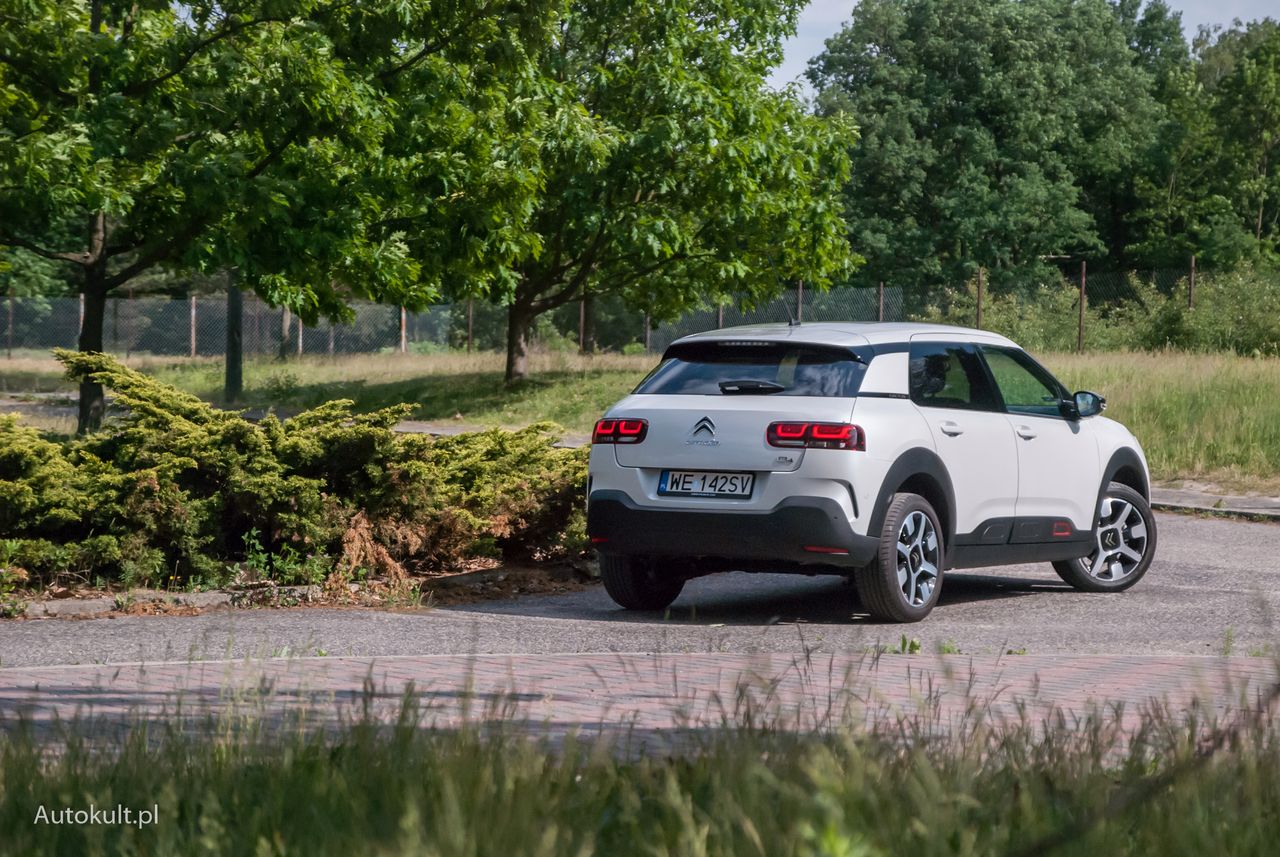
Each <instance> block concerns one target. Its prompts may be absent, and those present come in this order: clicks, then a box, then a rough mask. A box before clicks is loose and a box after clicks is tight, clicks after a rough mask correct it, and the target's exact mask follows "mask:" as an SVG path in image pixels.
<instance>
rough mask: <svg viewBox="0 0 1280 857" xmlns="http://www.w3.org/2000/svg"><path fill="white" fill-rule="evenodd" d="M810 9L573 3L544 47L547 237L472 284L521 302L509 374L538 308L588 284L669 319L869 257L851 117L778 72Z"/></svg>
mask: <svg viewBox="0 0 1280 857" xmlns="http://www.w3.org/2000/svg"><path fill="white" fill-rule="evenodd" d="M801 5H802V3H801V2H799V0H590V2H588V0H578V2H573V3H571V5H570V8H569V11H568V14H567V15H566V16H565V18H564V19H563V21H562V23H561V25H560V27H559V30H558V32H557V33H556V35H555V38H554V39H553V40H552V41H551V42H550V43H549V44H548V45H546V46H545V48H544V49H543V50H542V52H541V53H540V54H539V56H538V58H537V61H538V63H539V65H540V68H541V69H542V74H543V76H544V77H545V79H546V81H547V83H546V89H545V91H544V93H543V96H542V98H541V99H540V100H539V107H540V109H541V110H542V111H543V115H544V118H543V120H542V121H541V123H540V124H541V127H543V128H544V129H545V133H543V135H542V137H541V148H540V158H541V164H542V171H543V176H544V180H545V187H544V189H543V191H542V192H541V194H540V195H539V197H538V201H537V205H536V208H535V210H534V213H533V218H532V223H533V230H534V233H535V234H536V235H537V237H538V241H537V245H536V246H534V247H531V248H530V250H529V252H527V253H524V254H523V255H522V256H521V257H520V258H519V260H518V262H517V263H516V265H515V271H516V276H515V278H514V279H513V280H512V281H502V280H493V281H491V282H490V283H487V284H485V283H481V284H479V288H478V289H476V290H475V292H474V293H475V294H478V295H482V296H485V297H488V298H489V299H491V300H493V301H494V302H497V303H502V304H504V305H506V306H507V308H508V309H507V316H508V319H507V367H506V376H507V379H508V380H513V379H518V378H521V377H523V376H524V375H525V374H526V372H527V361H526V355H527V349H528V344H529V336H530V332H531V331H532V330H533V326H534V321H535V319H537V318H538V317H539V316H540V315H541V314H543V313H546V312H548V311H550V310H553V309H555V308H556V307H559V306H562V305H564V304H566V303H568V302H570V301H574V300H578V299H580V298H581V297H582V296H583V295H584V294H590V295H593V296H600V297H604V296H607V295H621V296H622V297H623V298H624V299H625V301H626V303H627V305H628V306H630V307H631V308H633V309H634V310H637V311H648V312H649V313H651V314H652V316H653V317H655V318H662V317H665V316H671V315H674V314H676V313H678V312H680V311H681V310H683V309H685V308H687V307H690V306H692V305H696V304H699V303H701V302H703V301H705V300H708V299H714V298H718V297H720V296H730V295H732V296H735V297H736V299H738V300H742V301H746V302H751V301H756V300H760V299H763V298H765V297H766V296H772V295H774V294H777V293H778V291H779V290H780V289H781V288H783V286H784V285H785V284H789V283H792V282H794V281H795V280H797V279H803V280H805V281H806V283H811V284H813V285H815V286H822V285H824V284H827V283H829V282H830V281H831V279H832V278H833V277H836V276H839V275H841V274H842V273H843V272H844V271H845V270H846V269H847V268H848V267H849V266H850V265H851V264H852V263H853V262H854V261H856V258H855V257H854V256H853V254H852V253H851V252H850V250H849V246H848V243H847V241H846V238H845V230H844V226H843V224H842V223H841V220H840V212H839V204H838V194H839V189H840V187H841V185H842V184H843V182H844V180H845V178H846V177H847V174H848V159H847V156H846V155H845V152H844V147H845V144H846V143H847V142H848V141H849V140H851V139H852V138H853V136H854V134H853V131H852V129H851V128H850V127H848V126H846V125H843V124H841V123H835V122H828V121H826V120H824V119H821V118H818V117H815V116H813V115H810V114H808V113H807V112H806V111H805V109H804V108H803V106H802V105H801V104H800V103H799V101H798V100H797V98H796V97H795V96H794V95H793V94H792V93H777V92H774V91H772V90H770V89H769V88H768V87H767V86H766V84H765V79H766V77H767V75H768V72H769V70H770V68H772V67H773V66H774V65H775V64H776V63H777V62H779V61H780V59H781V40H782V39H783V38H784V37H785V36H786V35H787V34H789V33H791V32H792V31H793V30H794V26H795V20H796V16H797V13H798V10H799V9H800V7H801Z"/></svg>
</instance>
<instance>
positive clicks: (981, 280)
mask: <svg viewBox="0 0 1280 857" xmlns="http://www.w3.org/2000/svg"><path fill="white" fill-rule="evenodd" d="M986 286H987V272H986V269H984V268H979V269H978V317H977V319H975V321H974V327H976V328H978V330H982V299H983V297H984V296H985V294H986Z"/></svg>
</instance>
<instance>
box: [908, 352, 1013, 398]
mask: <svg viewBox="0 0 1280 857" xmlns="http://www.w3.org/2000/svg"><path fill="white" fill-rule="evenodd" d="M909 389H910V391H911V401H913V402H915V403H916V404H917V405H921V406H923V407H927V408H962V409H966V410H981V411H995V410H999V406H998V405H997V404H996V397H995V392H994V391H993V390H992V388H991V381H990V380H989V379H988V377H987V372H986V369H985V368H983V365H982V361H981V359H979V357H978V355H977V354H976V353H975V352H974V350H973V349H972V348H970V347H969V346H967V345H963V344H960V343H948V342H913V343H912V344H911V364H910V379H909Z"/></svg>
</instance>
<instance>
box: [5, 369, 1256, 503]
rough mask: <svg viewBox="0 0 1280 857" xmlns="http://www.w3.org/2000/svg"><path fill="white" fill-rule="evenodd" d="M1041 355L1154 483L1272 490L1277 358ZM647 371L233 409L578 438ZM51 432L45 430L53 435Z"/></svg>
mask: <svg viewBox="0 0 1280 857" xmlns="http://www.w3.org/2000/svg"><path fill="white" fill-rule="evenodd" d="M1041 357H1042V360H1043V362H1044V363H1045V364H1046V365H1047V366H1049V368H1050V369H1052V370H1053V371H1054V372H1055V373H1057V374H1058V375H1059V377H1061V378H1062V379H1063V381H1064V382H1065V383H1067V384H1068V386H1070V387H1072V388H1073V389H1091V390H1094V391H1096V392H1099V393H1101V394H1102V395H1104V396H1106V397H1107V400H1108V410H1107V415H1108V416H1111V417H1114V418H1116V419H1118V420H1120V421H1122V422H1124V423H1125V424H1126V425H1128V426H1129V427H1130V428H1131V429H1132V430H1133V432H1134V433H1135V434H1136V435H1137V436H1138V438H1139V440H1141V441H1142V443H1143V446H1144V447H1145V449H1146V451H1147V455H1148V457H1149V459H1150V462H1151V467H1152V471H1153V473H1154V475H1155V478H1156V479H1158V480H1161V481H1164V482H1171V481H1195V482H1203V483H1209V484H1213V485H1217V486H1219V487H1222V488H1224V489H1229V490H1246V491H1259V492H1264V493H1269V492H1276V491H1280V359H1275V358H1270V359H1261V358H1248V357H1237V356H1234V355H1225V354H1221V355H1219V354H1187V353H1181V352H1172V351H1170V352H1161V353H1155V354H1142V353H1099V354H1084V355H1077V354H1048V355H1042V356H1041ZM130 362H131V364H132V365H135V366H137V367H138V368H142V369H144V370H146V371H148V372H152V373H154V374H155V375H156V376H157V377H159V378H161V379H163V380H165V381H168V382H170V383H173V384H176V385H177V386H179V387H181V388H183V389H185V390H190V391H192V392H194V393H196V394H197V395H200V396H201V397H203V398H205V399H208V400H210V401H217V400H218V399H219V397H220V394H221V385H222V366H221V363H220V361H218V360H217V359H214V358H201V359H197V360H188V359H178V358H155V357H152V358H148V357H140V358H135V359H134V360H132V361H130ZM654 362H655V358H653V357H645V356H637V357H623V356H620V355H600V356H597V357H593V358H583V357H579V356H577V355H571V354H542V355H537V356H535V357H534V358H533V360H532V367H533V370H534V373H533V376H532V377H531V378H530V379H529V380H528V381H525V382H523V383H521V384H517V385H514V386H506V385H504V384H503V383H502V357H501V356H500V355H497V354H491V353H484V354H475V355H466V354H443V355H413V354H408V355H399V354H390V355H361V356H353V357H341V358H334V359H330V358H325V357H305V358H303V359H301V360H295V361H290V362H288V363H278V362H275V361H271V360H261V361H250V362H249V363H248V364H247V365H246V366H245V390H246V395H245V400H244V402H243V404H244V405H245V406H250V407H264V408H265V407H275V408H279V409H282V410H284V411H286V412H292V411H295V410H298V409H301V408H306V407H310V406H313V405H317V404H319V403H321V402H324V401H326V400H328V399H333V398H349V399H354V400H355V401H356V403H357V406H358V407H359V408H360V409H366V410H367V409H374V408H379V407H383V406H386V405H391V404H396V403H399V402H411V403H413V404H414V405H415V406H416V410H415V414H414V416H415V417H416V418H417V419H423V420H453V419H455V418H456V419H458V420H459V421H461V422H466V423H474V424H481V425H504V426H519V425H524V424H527V423H529V422H533V421H535V420H541V419H550V420H554V421H556V422H558V423H560V424H562V425H564V426H565V427H567V428H569V429H572V430H574V431H579V432H585V431H588V430H589V429H590V427H591V425H592V423H593V421H594V420H595V419H596V418H597V417H598V416H599V414H600V413H602V412H603V411H604V409H605V408H607V407H608V406H609V405H610V404H611V403H612V402H614V401H616V400H617V399H618V398H619V397H621V396H623V395H625V394H626V393H627V392H628V391H629V390H631V388H632V387H634V386H635V384H636V383H637V382H638V381H639V380H640V379H641V378H642V377H644V375H645V373H646V372H647V371H648V370H649V369H650V368H652V366H653V365H654ZM56 390H67V391H68V392H69V391H70V388H69V387H68V386H67V385H66V382H64V381H62V380H60V378H59V377H58V367H57V364H56V363H54V362H53V361H52V360H50V359H48V358H47V357H43V356H39V355H30V356H25V357H20V358H15V359H14V360H11V361H5V360H3V359H0V391H56ZM64 421H65V423H66V424H65V425H54V426H50V427H51V428H58V429H61V430H63V431H66V430H67V429H68V428H69V426H70V422H69V420H64Z"/></svg>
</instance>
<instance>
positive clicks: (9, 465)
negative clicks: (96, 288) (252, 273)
mask: <svg viewBox="0 0 1280 857" xmlns="http://www.w3.org/2000/svg"><path fill="white" fill-rule="evenodd" d="M58 358H59V359H60V360H61V361H62V362H63V363H64V364H65V365H66V367H67V373H68V376H69V377H70V378H72V379H73V380H78V379H82V378H93V379H94V380H97V381H99V382H100V383H102V384H104V385H105V386H107V387H108V388H110V389H111V390H113V391H114V393H115V397H116V402H117V403H118V404H120V405H122V406H123V407H124V410H125V413H126V416H124V417H123V418H121V419H120V420H118V421H117V422H115V423H113V424H111V425H110V426H109V427H108V429H107V430H106V431H103V432H101V433H98V434H94V435H90V436H88V437H86V438H83V439H79V440H75V441H71V442H68V443H65V444H60V443H55V442H53V441H50V440H48V439H46V438H44V437H43V436H42V435H41V434H40V433H39V432H37V431H35V430H33V429H30V428H27V427H24V426H20V425H19V424H18V423H17V421H16V419H14V418H12V417H6V418H0V500H3V501H4V502H3V503H2V504H0V537H8V538H9V539H12V540H13V545H14V547H13V551H12V552H13V554H14V555H15V556H17V557H19V560H20V564H21V566H22V567H23V568H24V569H26V570H27V571H29V572H31V573H33V574H36V575H37V576H38V577H40V578H44V579H47V578H49V577H51V576H53V575H56V574H59V573H65V572H79V573H85V574H89V573H92V574H101V575H104V576H109V577H114V578H117V579H122V580H124V581H125V582H128V583H130V584H146V583H154V582H156V581H157V580H159V579H165V580H169V579H170V578H173V579H180V580H182V581H184V582H185V581H188V580H192V579H199V580H201V581H204V582H217V581H218V580H220V579H223V578H225V577H226V576H228V575H229V574H234V573H235V572H236V571H237V570H238V569H244V570H246V571H248V572H249V573H250V574H251V575H255V576H260V577H266V578H269V579H273V580H277V581H279V582H290V583H314V582H318V580H319V579H322V578H323V576H324V575H326V574H328V573H329V572H330V571H331V570H333V569H334V567H335V561H336V565H337V566H338V567H340V568H342V569H345V570H347V571H350V570H352V569H355V568H369V569H375V570H378V571H381V572H382V573H385V574H392V575H399V574H403V573H405V572H422V571H430V570H432V569H436V568H440V567H442V566H447V565H449V564H452V563H456V562H458V561H459V560H461V559H463V558H465V557H467V556H473V555H476V554H493V555H501V556H506V557H528V558H535V559H537V558H544V557H549V556H552V555H555V554H557V553H561V554H563V553H569V552H573V551H578V550H581V529H582V527H581V522H580V519H581V512H580V510H578V509H577V505H578V504H577V502H576V501H577V499H578V498H579V497H580V496H581V489H582V485H583V483H584V481H585V478H586V454H585V451H582V450H567V449H560V448H557V447H556V446H555V442H556V440H557V439H558V436H557V429H556V428H555V427H554V426H552V425H550V424H539V425H536V426H531V427H529V428H527V429H524V430H522V431H517V432H508V431H499V430H494V431H486V432H480V433H475V434H469V435H459V436H457V437H451V438H441V439H433V438H429V437H425V436H421V435H401V434H399V433H397V432H396V431H395V426H396V424H397V423H398V422H399V421H400V420H401V419H403V418H404V416H405V415H406V414H407V412H408V407H409V406H398V407H392V408H387V409H384V410H381V411H378V412H375V413H371V414H360V415H357V414H352V413H351V403H350V402H348V401H336V402H329V403H327V404H324V405H321V406H320V407H318V408H315V409H313V410H310V411H307V412H304V413H302V414H299V415H298V416H296V417H294V418H292V419H287V420H283V421H281V420H279V419H277V418H275V417H273V416H268V417H267V418H265V419H264V420H262V421H261V422H260V423H256V424H255V423H252V422H250V421H248V420H246V419H245V418H244V417H243V416H241V415H239V414H237V413H231V412H225V411H219V410H216V409H214V408H211V407H210V406H208V405H206V404H205V403H204V402H202V401H200V400H199V399H197V398H196V397H194V396H191V395H189V394H187V393H183V392H181V391H178V390H176V389H174V388H172V387H169V386H167V385H165V384H162V383H160V382H158V381H156V380H155V379H153V378H150V377H148V376H146V375H143V374H141V373H139V372H136V371H134V370H131V369H128V368H126V367H124V366H121V365H120V364H119V363H117V362H116V361H114V360H113V359H112V358H110V357H108V356H105V355H101V354H79V353H73V352H66V351H60V352H58Z"/></svg>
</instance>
